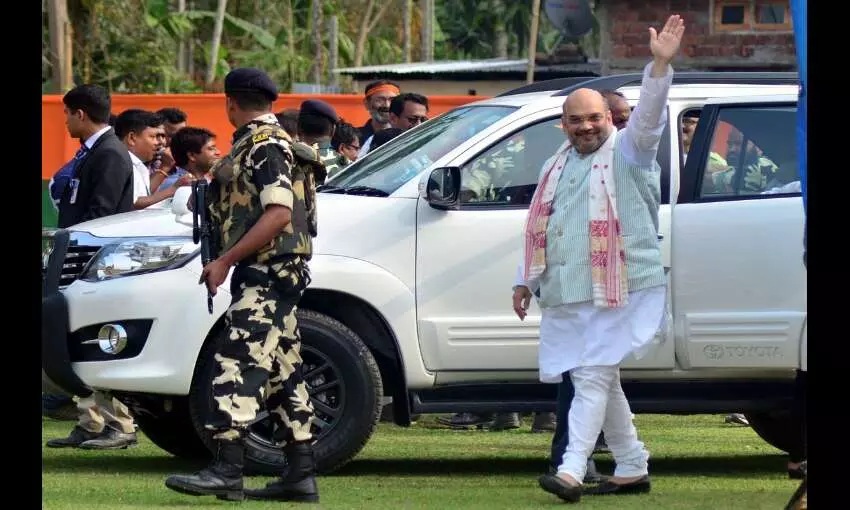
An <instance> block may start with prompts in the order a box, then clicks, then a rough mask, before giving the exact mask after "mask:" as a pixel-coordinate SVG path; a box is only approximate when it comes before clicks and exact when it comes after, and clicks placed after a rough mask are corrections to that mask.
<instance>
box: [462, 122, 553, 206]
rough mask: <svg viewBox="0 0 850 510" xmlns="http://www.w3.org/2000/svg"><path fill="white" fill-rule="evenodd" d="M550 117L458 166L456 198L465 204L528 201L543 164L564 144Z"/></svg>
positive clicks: (503, 204)
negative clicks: (458, 181) (458, 194)
mask: <svg viewBox="0 0 850 510" xmlns="http://www.w3.org/2000/svg"><path fill="white" fill-rule="evenodd" d="M564 140H565V137H564V132H563V130H562V129H561V119H560V118H559V117H553V118H550V119H546V120H544V121H542V122H538V123H536V124H532V125H530V126H527V127H525V128H524V129H522V130H520V131H515V132H514V133H512V134H510V135H508V136H507V137H505V138H503V139H502V140H500V141H499V142H498V143H496V144H495V145H493V146H491V147H490V148H488V149H487V150H485V151H484V152H482V153H481V154H479V155H478V156H476V157H475V158H474V159H473V160H471V161H470V162H468V163H467V164H466V165H464V166H463V167H462V168H461V177H460V190H461V191H460V201H461V204H463V205H466V206H468V207H476V206H500V205H502V206H522V205H528V204H530V203H531V196H532V195H533V194H534V189H535V188H536V187H537V179H538V177H539V176H540V171H541V168H542V167H543V163H544V162H545V161H546V160H547V159H549V157H551V156H552V155H553V154H554V153H555V151H556V150H558V147H560V146H561V144H563V143H564Z"/></svg>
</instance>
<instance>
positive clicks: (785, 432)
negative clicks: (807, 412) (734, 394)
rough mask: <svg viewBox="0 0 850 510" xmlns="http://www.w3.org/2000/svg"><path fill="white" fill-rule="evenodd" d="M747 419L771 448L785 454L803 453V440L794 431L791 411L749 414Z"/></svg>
mask: <svg viewBox="0 0 850 510" xmlns="http://www.w3.org/2000/svg"><path fill="white" fill-rule="evenodd" d="M746 417H747V421H748V422H750V427H752V429H753V430H754V431H755V433H756V434H758V435H759V437H761V438H762V439H764V440H765V441H766V442H767V443H768V444H770V445H771V446H773V447H775V448H778V449H780V450H782V451H784V452H790V451H794V450H797V451H802V446H803V445H802V444H799V443H800V442H801V441H802V439H801V437H800V434H799V433H795V431H794V428H793V426H792V425H793V422H792V420H791V411H790V410H788V409H782V410H775V411H766V412H759V413H748V414H746ZM795 447H797V448H795Z"/></svg>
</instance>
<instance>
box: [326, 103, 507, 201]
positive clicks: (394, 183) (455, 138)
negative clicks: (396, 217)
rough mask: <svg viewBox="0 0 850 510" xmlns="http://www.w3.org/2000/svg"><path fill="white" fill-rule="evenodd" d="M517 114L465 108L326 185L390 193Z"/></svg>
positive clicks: (384, 148) (424, 126)
mask: <svg viewBox="0 0 850 510" xmlns="http://www.w3.org/2000/svg"><path fill="white" fill-rule="evenodd" d="M514 111H516V107H513V106H487V105H480V106H464V107H460V108H455V109H454V110H452V111H450V112H447V113H444V114H443V115H440V116H439V117H437V118H435V119H431V120H430V121H428V122H426V123H424V124H422V125H421V126H418V127H416V128H414V129H413V130H411V131H410V132H407V133H403V134H402V135H401V136H398V137H396V138H395V139H393V140H391V141H389V142H387V143H386V144H385V145H382V146H381V148H380V149H378V150H376V151H375V152H374V153H370V154H369V155H368V156H366V157H365V158H363V159H362V160H358V161H355V162H354V163H352V164H351V165H349V166H348V167H346V169H345V170H344V171H343V172H341V173H340V174H339V175H338V176H336V177H335V178H334V179H333V180H331V182H330V183H329V184H331V185H332V186H334V187H338V188H352V187H355V186H365V187H369V188H376V189H379V190H381V191H384V192H386V193H387V194H390V193H392V192H394V191H395V190H397V189H398V188H400V187H401V186H402V185H403V184H405V183H407V182H408V181H409V180H410V179H412V178H413V177H415V176H416V175H417V174H419V172H421V171H422V170H424V169H425V168H426V167H428V166H429V165H431V164H432V163H433V162H434V161H436V160H438V159H440V158H441V157H443V156H444V155H446V154H447V153H448V152H449V151H451V150H452V149H454V148H455V147H457V146H458V145H460V144H461V143H463V142H465V141H467V140H469V138H471V137H472V136H475V135H476V134H478V133H479V132H480V131H482V130H484V129H486V128H487V127H488V126H490V125H492V124H493V123H495V122H498V121H499V120H500V119H502V118H504V117H506V116H508V115H510V114H511V113H513V112H514Z"/></svg>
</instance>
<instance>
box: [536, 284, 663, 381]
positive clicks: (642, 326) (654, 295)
mask: <svg viewBox="0 0 850 510" xmlns="http://www.w3.org/2000/svg"><path fill="white" fill-rule="evenodd" d="M666 302H667V288H666V286H659V287H650V288H648V289H642V290H638V291H634V292H630V293H629V302H628V304H627V305H626V306H624V307H622V308H599V307H596V306H594V305H593V302H590V301H588V302H584V303H572V304H566V305H561V306H556V307H554V308H544V309H543V316H542V318H541V320H540V348H539V351H538V352H539V360H538V362H539V365H540V381H541V382H544V383H559V382H561V379H562V374H563V373H564V372H568V371H570V370H572V369H573V368H575V367H591V366H612V365H619V364H620V363H622V362H623V360H624V359H625V358H626V356H628V355H629V354H633V353H634V354H635V356H636V357H637V358H641V357H642V356H643V355H645V353H646V351H647V350H648V349H649V348H650V347H652V345H653V344H655V343H656V342H653V340H658V339H659V338H658V337H657V336H656V334H657V333H658V332H659V331H660V330H662V329H663V328H662V327H663V326H664V322H665V316H666V314H665V313H664V312H665V310H666Z"/></svg>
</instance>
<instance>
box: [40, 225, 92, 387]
mask: <svg viewBox="0 0 850 510" xmlns="http://www.w3.org/2000/svg"><path fill="white" fill-rule="evenodd" d="M52 242H53V249H52V250H51V252H50V256H49V258H48V259H47V261H46V263H45V264H44V266H43V270H44V273H43V275H42V278H43V279H42V282H41V378H42V390H43V391H50V392H53V391H55V390H56V389H57V388H58V389H61V390H63V391H65V392H67V393H70V394H73V395H79V396H81V397H87V396H89V395H91V393H92V392H91V389H90V388H89V387H87V386H86V385H85V384H84V383H83V381H81V380H80V378H79V377H77V374H76V373H75V372H74V369H73V368H72V366H71V355H70V353H69V352H68V301H67V300H66V299H65V296H64V295H63V294H62V293H61V292H59V280H60V278H61V273H62V265H63V264H64V262H65V254H66V253H67V250H68V245H69V243H70V234H69V233H68V231H67V230H59V231H57V232H56V233H55V235H53V236H52Z"/></svg>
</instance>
